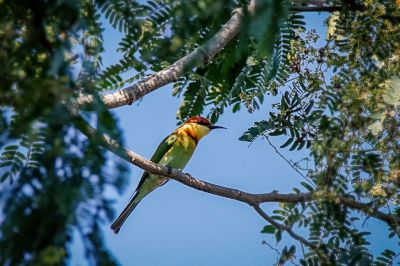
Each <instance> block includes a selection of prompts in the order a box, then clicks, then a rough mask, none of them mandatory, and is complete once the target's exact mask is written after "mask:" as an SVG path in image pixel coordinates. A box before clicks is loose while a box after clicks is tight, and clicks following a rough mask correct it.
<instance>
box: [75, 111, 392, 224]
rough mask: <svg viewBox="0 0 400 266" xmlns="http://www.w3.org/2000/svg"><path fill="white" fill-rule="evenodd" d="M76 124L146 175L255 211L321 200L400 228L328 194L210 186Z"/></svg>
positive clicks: (80, 122) (371, 210) (367, 207)
mask: <svg viewBox="0 0 400 266" xmlns="http://www.w3.org/2000/svg"><path fill="white" fill-rule="evenodd" d="M74 124H75V126H76V127H77V128H78V129H79V130H80V131H81V132H82V133H83V134H84V135H86V136H87V137H88V138H89V139H90V140H91V141H95V142H96V143H98V144H99V145H101V146H102V147H104V148H105V149H107V150H109V151H111V152H113V153H114V154H116V155H117V156H119V157H121V158H122V159H124V160H126V161H127V162H129V163H131V164H133V165H136V166H138V167H139V168H141V169H143V170H144V171H146V172H148V173H150V174H155V175H161V176H166V177H169V178H171V179H174V180H176V181H178V182H180V183H182V184H184V185H187V186H189V187H191V188H194V189H197V190H200V191H203V192H206V193H209V194H213V195H216V196H220V197H224V198H229V199H233V200H237V201H241V202H244V203H246V204H248V205H250V206H253V207H255V206H258V205H260V204H261V203H265V202H282V203H300V202H310V201H317V200H320V201H322V200H331V201H332V202H337V203H339V204H342V205H344V206H346V207H348V208H350V209H353V210H357V211H361V212H363V213H364V214H366V215H370V216H372V217H375V218H377V219H379V220H381V221H384V222H386V223H387V224H389V225H390V226H392V227H393V228H397V227H398V225H400V217H397V216H394V215H389V214H386V213H384V212H381V211H379V210H378V209H377V208H374V207H373V206H372V205H371V204H367V203H362V202H358V201H356V200H354V199H352V198H350V197H346V196H341V195H335V194H332V193H330V194H329V193H328V194H327V195H326V198H323V195H321V193H319V195H316V194H315V193H312V192H308V193H288V194H281V193H278V192H277V191H273V192H270V193H248V192H244V191H241V190H238V189H234V188H229V187H223V186H219V185H216V184H212V183H208V182H206V181H203V180H200V179H197V178H195V177H193V176H191V175H190V174H186V173H183V172H182V171H179V170H177V169H172V168H169V167H165V166H162V165H158V164H156V163H153V162H151V161H149V160H147V159H145V158H143V157H141V156H140V155H138V154H136V153H135V152H133V151H131V150H129V149H127V148H124V147H122V146H121V145H120V144H119V143H117V142H116V141H114V140H113V139H111V138H110V137H108V136H105V135H103V134H101V133H99V132H98V131H97V130H96V129H95V128H93V127H92V126H90V125H89V124H88V123H87V122H86V121H85V120H84V119H83V118H82V117H79V116H78V117H76V120H75V121H74Z"/></svg>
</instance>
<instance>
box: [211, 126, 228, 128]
mask: <svg viewBox="0 0 400 266" xmlns="http://www.w3.org/2000/svg"><path fill="white" fill-rule="evenodd" d="M209 128H210V129H216V128H223V129H226V127H223V126H209Z"/></svg>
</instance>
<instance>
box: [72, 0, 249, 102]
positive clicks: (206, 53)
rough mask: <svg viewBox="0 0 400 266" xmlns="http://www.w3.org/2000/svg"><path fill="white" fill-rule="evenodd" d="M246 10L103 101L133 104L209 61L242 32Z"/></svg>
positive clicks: (85, 99)
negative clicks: (170, 61)
mask: <svg viewBox="0 0 400 266" xmlns="http://www.w3.org/2000/svg"><path fill="white" fill-rule="evenodd" d="M254 11H255V0H251V1H250V3H249V5H248V12H249V13H250V14H252V13H254ZM244 13H245V12H244V11H243V9H241V8H238V9H236V10H234V12H233V13H232V17H231V18H230V19H229V20H228V22H226V23H225V25H224V26H223V27H222V28H221V29H220V30H219V31H218V32H217V33H216V34H215V35H214V36H213V37H212V38H211V39H210V40H208V41H207V42H206V43H205V44H203V45H201V46H199V47H197V48H196V49H195V50H193V51H192V52H191V53H190V54H188V55H186V56H185V57H183V58H181V59H179V60H178V61H176V62H175V63H173V64H172V65H170V66H168V67H167V68H164V69H163V70H161V71H159V72H157V73H154V74H153V75H151V76H150V77H148V78H146V79H144V80H142V81H139V82H138V83H136V84H134V85H132V86H129V87H126V88H125V89H122V90H120V91H117V92H114V93H110V94H106V95H103V96H102V100H103V102H104V104H105V105H106V106H107V107H109V108H117V107H121V106H123V105H128V104H132V103H133V102H135V101H137V100H138V99H140V98H142V97H143V96H145V95H147V94H149V93H151V92H153V91H154V90H156V89H158V88H161V87H163V86H165V85H167V84H169V83H171V82H174V81H176V80H177V79H178V78H179V77H180V76H182V75H183V74H184V73H186V72H187V71H188V70H190V69H192V68H194V67H196V66H199V65H201V64H203V63H206V62H208V61H209V60H210V59H212V58H213V57H214V56H215V55H216V54H217V53H218V52H219V51H220V50H221V49H222V48H224V47H225V46H226V45H227V44H228V43H229V42H230V41H231V40H232V39H233V38H234V37H235V36H236V35H237V34H238V33H239V31H240V22H241V20H242V18H243V15H244ZM91 101H93V97H92V96H90V95H81V96H80V97H79V99H78V105H79V106H81V105H83V104H85V103H88V102H91Z"/></svg>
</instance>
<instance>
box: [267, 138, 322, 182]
mask: <svg viewBox="0 0 400 266" xmlns="http://www.w3.org/2000/svg"><path fill="white" fill-rule="evenodd" d="M264 137H265V138H266V140H267V141H268V143H269V145H270V146H271V147H272V148H273V149H274V150H275V152H276V153H277V154H278V155H279V156H280V157H281V158H282V159H283V160H284V161H285V162H286V163H287V164H289V166H290V167H291V168H293V170H295V171H296V173H298V174H299V175H300V176H301V177H303V178H304V179H305V180H306V181H307V182H308V183H310V185H312V186H313V187H314V188H316V186H315V185H314V183H313V182H312V180H311V179H309V178H308V177H306V176H305V175H304V174H303V173H302V172H300V171H299V169H297V168H296V167H295V166H294V165H293V164H292V163H291V162H290V161H289V160H288V159H286V157H285V156H283V155H282V153H280V152H279V150H278V148H277V147H276V146H275V145H274V144H272V142H271V141H270V140H269V138H268V136H267V135H264Z"/></svg>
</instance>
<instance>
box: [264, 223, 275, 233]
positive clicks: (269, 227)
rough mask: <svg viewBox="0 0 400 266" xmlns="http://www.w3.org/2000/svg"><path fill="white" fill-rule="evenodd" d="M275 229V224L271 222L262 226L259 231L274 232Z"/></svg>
mask: <svg viewBox="0 0 400 266" xmlns="http://www.w3.org/2000/svg"><path fill="white" fill-rule="evenodd" d="M275 231H276V228H275V226H273V225H272V224H270V225H266V226H264V228H263V229H262V230H261V233H263V234H274V233H275Z"/></svg>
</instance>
